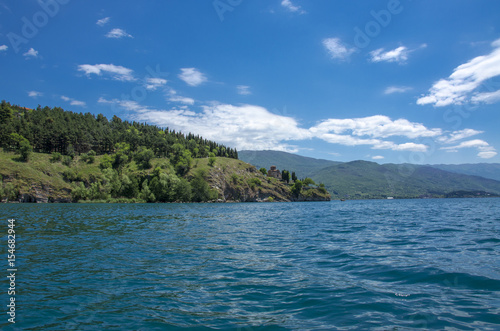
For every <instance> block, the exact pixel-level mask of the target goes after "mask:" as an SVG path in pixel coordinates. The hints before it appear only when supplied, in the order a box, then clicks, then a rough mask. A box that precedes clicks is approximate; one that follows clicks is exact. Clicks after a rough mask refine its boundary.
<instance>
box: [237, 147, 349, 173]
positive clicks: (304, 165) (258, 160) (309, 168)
mask: <svg viewBox="0 0 500 331" xmlns="http://www.w3.org/2000/svg"><path fill="white" fill-rule="evenodd" d="M238 158H239V159H240V160H242V161H244V162H247V163H250V164H252V165H254V166H255V167H256V168H257V169H260V168H266V169H269V167H271V166H272V165H275V166H276V167H277V168H278V169H280V170H283V169H285V170H288V171H290V172H292V171H295V174H296V175H297V177H298V178H305V177H311V176H312V174H313V173H315V172H316V171H319V170H321V169H323V168H326V167H330V166H333V165H336V164H339V163H340V162H336V161H329V160H322V159H315V158H312V157H305V156H300V155H296V154H291V153H286V152H279V151H239V152H238Z"/></svg>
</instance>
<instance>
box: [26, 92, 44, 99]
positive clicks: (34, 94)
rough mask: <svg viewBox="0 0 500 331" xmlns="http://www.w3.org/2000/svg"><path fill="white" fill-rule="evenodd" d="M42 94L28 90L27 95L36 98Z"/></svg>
mask: <svg viewBox="0 0 500 331" xmlns="http://www.w3.org/2000/svg"><path fill="white" fill-rule="evenodd" d="M42 95H43V93H42V92H38V91H29V92H28V96H29V97H30V98H38V97H41V96H42Z"/></svg>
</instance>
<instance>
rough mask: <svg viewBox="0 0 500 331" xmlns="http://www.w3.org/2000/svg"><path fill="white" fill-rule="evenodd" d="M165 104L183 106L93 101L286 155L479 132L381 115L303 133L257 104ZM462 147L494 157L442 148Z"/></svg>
mask: <svg viewBox="0 0 500 331" xmlns="http://www.w3.org/2000/svg"><path fill="white" fill-rule="evenodd" d="M167 99H168V100H169V101H172V102H179V103H181V104H183V105H180V106H178V107H175V108H172V109H153V108H150V107H147V106H143V105H140V104H139V103H137V102H135V101H130V100H117V99H113V100H106V99H104V98H100V99H99V101H98V102H100V103H108V104H115V105H118V106H120V107H122V108H124V109H126V110H127V111H130V112H132V115H131V118H132V119H133V120H137V121H146V122H148V123H151V124H156V125H159V126H162V127H167V126H168V127H169V128H171V129H175V130H176V131H182V132H196V133H199V134H200V135H202V136H203V137H205V138H207V139H211V140H215V141H218V142H220V143H223V144H226V145H228V146H231V147H236V148H237V149H239V150H244V149H251V150H263V149H264V150H265V149H270V150H282V151H289V152H291V151H297V150H298V148H297V146H295V145H293V144H292V143H291V142H292V141H301V140H307V139H312V138H317V139H321V140H324V141H325V142H328V143H331V144H338V145H343V146H369V147H370V148H371V149H373V150H392V151H396V152H400V151H401V152H427V151H428V149H429V146H427V145H426V144H422V143H418V142H416V141H407V142H403V143H397V142H393V141H388V140H386V139H387V138H389V137H396V136H397V137H403V138H408V139H419V138H433V139H435V140H436V141H437V142H440V143H456V142H457V141H459V140H461V139H465V138H468V137H471V136H473V135H476V134H479V133H481V132H480V131H476V130H472V129H464V130H460V131H454V132H452V133H450V134H448V135H447V136H445V135H444V134H443V132H442V130H441V129H437V128H427V127H425V126H424V125H423V124H420V123H415V122H410V121H408V120H406V119H396V120H391V119H390V118H389V117H387V116H383V115H375V116H370V117H364V118H351V119H335V118H330V119H326V120H324V121H322V122H320V123H318V124H317V125H315V126H313V127H310V128H302V127H300V123H299V122H297V121H296V120H295V119H294V118H292V117H289V116H283V115H278V114H274V113H272V112H270V111H268V110H267V109H265V108H263V107H260V106H256V105H247V104H244V105H237V106H235V105H230V104H221V103H216V102H214V103H212V104H209V105H204V106H201V109H202V111H201V112H195V111H193V110H191V109H189V108H188V106H192V105H193V104H194V103H195V102H194V100H193V99H191V98H184V97H181V96H178V95H177V92H176V91H175V90H173V89H170V90H169V91H168V92H167ZM462 148H476V149H478V152H479V153H478V156H479V157H481V158H490V157H493V156H495V155H496V154H497V153H496V151H495V149H494V148H493V147H492V146H490V145H488V143H486V142H485V141H482V140H470V141H465V142H462V143H460V144H457V145H454V146H447V147H442V148H441V149H442V150H446V151H457V150H459V149H462ZM381 158H382V157H381V156H375V157H374V159H381Z"/></svg>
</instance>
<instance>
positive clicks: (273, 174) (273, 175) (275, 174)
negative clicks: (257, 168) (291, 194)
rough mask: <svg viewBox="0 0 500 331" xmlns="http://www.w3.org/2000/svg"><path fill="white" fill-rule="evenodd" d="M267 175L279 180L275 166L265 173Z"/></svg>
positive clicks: (278, 173) (279, 174)
mask: <svg viewBox="0 0 500 331" xmlns="http://www.w3.org/2000/svg"><path fill="white" fill-rule="evenodd" d="M267 175H268V176H269V177H274V178H277V179H279V180H281V172H280V171H279V170H278V169H276V166H271V169H269V170H268V171H267Z"/></svg>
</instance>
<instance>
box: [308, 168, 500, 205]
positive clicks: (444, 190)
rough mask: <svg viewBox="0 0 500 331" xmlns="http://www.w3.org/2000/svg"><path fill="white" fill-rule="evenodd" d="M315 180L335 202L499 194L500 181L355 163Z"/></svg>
mask: <svg viewBox="0 0 500 331" xmlns="http://www.w3.org/2000/svg"><path fill="white" fill-rule="evenodd" d="M312 178H314V179H315V180H316V181H321V182H323V183H325V187H326V189H328V191H330V193H331V194H332V197H334V198H348V199H385V198H387V197H394V198H424V197H447V195H448V194H449V193H450V192H453V191H484V192H489V194H491V195H496V194H500V182H498V181H495V180H491V179H486V178H482V177H475V176H468V175H463V174H456V173H450V172H446V171H443V170H439V169H436V168H433V167H429V166H419V165H411V164H384V165H379V164H377V163H374V162H367V161H353V162H347V163H342V164H339V165H335V166H332V167H328V168H325V169H322V170H320V171H318V172H316V174H314V176H312Z"/></svg>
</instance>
